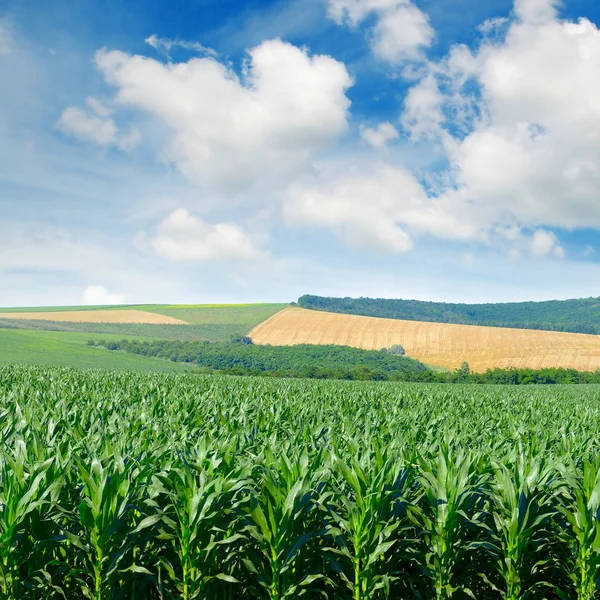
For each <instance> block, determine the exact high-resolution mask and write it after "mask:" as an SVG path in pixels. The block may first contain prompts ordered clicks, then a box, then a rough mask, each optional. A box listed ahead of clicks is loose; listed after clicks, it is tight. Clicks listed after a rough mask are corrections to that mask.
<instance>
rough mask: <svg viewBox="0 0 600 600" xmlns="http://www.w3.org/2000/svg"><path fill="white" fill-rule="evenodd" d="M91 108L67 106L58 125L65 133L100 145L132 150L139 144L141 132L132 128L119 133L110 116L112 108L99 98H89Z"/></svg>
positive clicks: (88, 102)
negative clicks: (127, 131)
mask: <svg viewBox="0 0 600 600" xmlns="http://www.w3.org/2000/svg"><path fill="white" fill-rule="evenodd" d="M87 104H88V107H89V110H86V109H83V108H79V107H77V106H69V107H68V108H66V109H65V110H64V111H63V112H62V114H61V115H60V118H59V119H58V122H57V126H58V128H59V129H61V130H62V131H63V132H64V133H66V134H68V135H71V136H73V137H76V138H77V139H79V140H81V141H84V142H93V143H95V144H98V145H100V146H115V147H118V148H120V149H121V150H131V149H133V148H135V146H136V145H137V144H138V142H139V139H140V135H139V132H138V131H137V130H136V129H135V128H132V129H131V130H130V131H129V133H126V134H122V135H121V134H119V129H118V127H117V125H116V124H115V122H114V120H113V119H112V118H111V117H110V115H111V114H112V112H113V111H112V110H111V109H110V108H109V107H107V106H106V105H105V104H103V103H102V102H100V100H98V99H97V98H93V97H90V98H88V99H87Z"/></svg>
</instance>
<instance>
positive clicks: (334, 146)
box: [0, 0, 600, 306]
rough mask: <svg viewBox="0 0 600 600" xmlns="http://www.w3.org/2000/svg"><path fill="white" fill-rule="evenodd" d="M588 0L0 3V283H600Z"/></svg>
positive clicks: (306, 287) (498, 290) (219, 293)
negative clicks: (556, 0)
mask: <svg viewBox="0 0 600 600" xmlns="http://www.w3.org/2000/svg"><path fill="white" fill-rule="evenodd" d="M599 25H600V5H599V4H598V3H597V1H596V0H565V1H564V2H563V3H560V2H554V1H553V0H514V2H513V0H479V1H477V2H475V1H473V0H177V2H173V1H170V0H155V1H153V2H147V1H146V0H127V1H125V0H110V1H108V2H107V1H105V0H79V1H77V2H74V1H73V0H53V2H47V0H8V1H7V0H4V2H1V3H0V211H1V212H0V215H1V216H0V305H3V306H19V305H44V304H46V305H58V304H79V303H119V302H132V303H134V302H182V303H183V302H186V303H187V302H244V301H248V302H252V301H290V300H295V299H296V298H297V297H298V296H299V295H301V294H304V293H314V294H322V295H343V296H346V295H350V296H378V297H402V298H418V299H425V300H447V301H472V302H479V301H507V300H524V299H550V298H570V297H582V296H600V268H599V263H600V31H599V29H598V26H599Z"/></svg>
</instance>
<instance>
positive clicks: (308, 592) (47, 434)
mask: <svg viewBox="0 0 600 600" xmlns="http://www.w3.org/2000/svg"><path fill="white" fill-rule="evenodd" d="M599 397H600V392H599V390H598V388H596V387H595V386H588V387H586V388H573V387H571V388H568V387H558V386H557V387H553V388H551V389H550V388H544V389H538V388H536V389H520V388H517V389H514V388H500V387H480V388H476V389H474V388H472V387H461V386H457V387H453V388H451V389H449V388H446V387H442V386H417V385H407V384H402V385H398V384H368V383H364V384H363V383H350V382H299V381H291V380H275V381H273V380H264V379H250V378H245V379H237V378H226V377H198V376H194V375H189V374H185V375H166V376H165V375H140V374H129V373H126V374H118V373H110V372H102V371H98V372H92V371H90V372H85V371H76V370H68V369H41V368H33V367H28V368H21V367H5V368H0V431H1V434H2V447H1V448H0V562H1V564H0V589H1V592H2V594H3V597H5V598H11V599H12V598H15V599H16V598H19V599H20V598H40V599H42V598H55V597H56V598H69V599H71V598H73V599H75V598H90V599H94V600H104V599H109V598H110V599H113V598H115V599H116V598H131V599H135V598H148V599H150V598H165V599H166V598H184V599H186V600H187V599H191V598H222V599H228V598H269V599H274V598H277V599H281V598H336V599H337V598H339V599H346V598H347V599H353V600H358V599H371V598H422V599H430V598H468V597H471V598H477V599H480V598H481V599H487V598H490V599H492V598H508V599H511V600H516V599H521V598H522V599H528V598H540V599H542V598H581V599H592V598H597V597H598V576H599V574H600V571H599V567H600V459H599V457H598V453H597V440H598V439H600V438H599V437H598V436H599V433H600V431H599V430H600V403H599V402H598V399H599Z"/></svg>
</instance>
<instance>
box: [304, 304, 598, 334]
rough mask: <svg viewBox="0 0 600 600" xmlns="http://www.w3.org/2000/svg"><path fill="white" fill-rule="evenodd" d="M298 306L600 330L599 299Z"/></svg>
mask: <svg viewBox="0 0 600 600" xmlns="http://www.w3.org/2000/svg"><path fill="white" fill-rule="evenodd" d="M297 305H298V306H300V307H302V308H308V309H311V310H323V311H328V312H336V313H344V314H352V315H364V316H367V317H383V318H387V319H405V320H409V321H429V322H434V323H458V324H461V325H487V326H491V327H513V328H517V329H540V330H548V331H570V332H574V333H593V334H596V333H600V298H584V299H578V300H552V301H549V302H509V303H501V304H500V303H497V304H449V303H445V302H422V301H420V300H400V299H387V298H327V297H322V296H311V295H305V296H302V297H301V298H299V300H298V303H297Z"/></svg>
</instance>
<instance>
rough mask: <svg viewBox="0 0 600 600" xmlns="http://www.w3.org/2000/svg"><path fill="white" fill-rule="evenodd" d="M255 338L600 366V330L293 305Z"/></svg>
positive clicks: (499, 361)
mask: <svg viewBox="0 0 600 600" xmlns="http://www.w3.org/2000/svg"><path fill="white" fill-rule="evenodd" d="M249 335H250V337H251V338H252V339H253V340H254V342H255V343H256V344H271V345H273V346H291V345H294V344H337V345H344V346H354V347H356V348H365V349H367V350H379V349H381V348H389V347H390V346H392V345H393V344H401V345H402V346H404V349H405V350H406V355H407V356H409V357H411V358H416V359H418V360H420V361H422V362H424V363H427V364H430V365H438V366H440V367H446V368H448V369H455V368H458V367H460V365H461V364H462V363H463V362H464V361H467V362H468V363H469V366H470V367H471V370H473V371H478V372H479V371H485V370H486V369H488V368H494V367H499V368H508V367H518V368H532V369H541V368H544V367H563V368H572V369H578V370H582V371H593V370H595V369H597V368H600V336H596V335H585V334H579V333H562V332H556V331H536V330H530V329H505V328H501V327H478V326H474V325H450V324H446V323H424V322H420V321H400V320H396V319H378V318H374V317H360V316H355V315H343V314H338V313H327V312H320V311H313V310H306V309H303V308H295V307H290V308H286V309H285V310H282V311H281V312H279V313H277V314H276V315H274V316H272V317H271V318H270V319H267V320H266V321H264V322H263V323H261V324H260V325H258V326H257V327H255V328H254V329H253V330H252V331H251V332H250V334H249Z"/></svg>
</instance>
